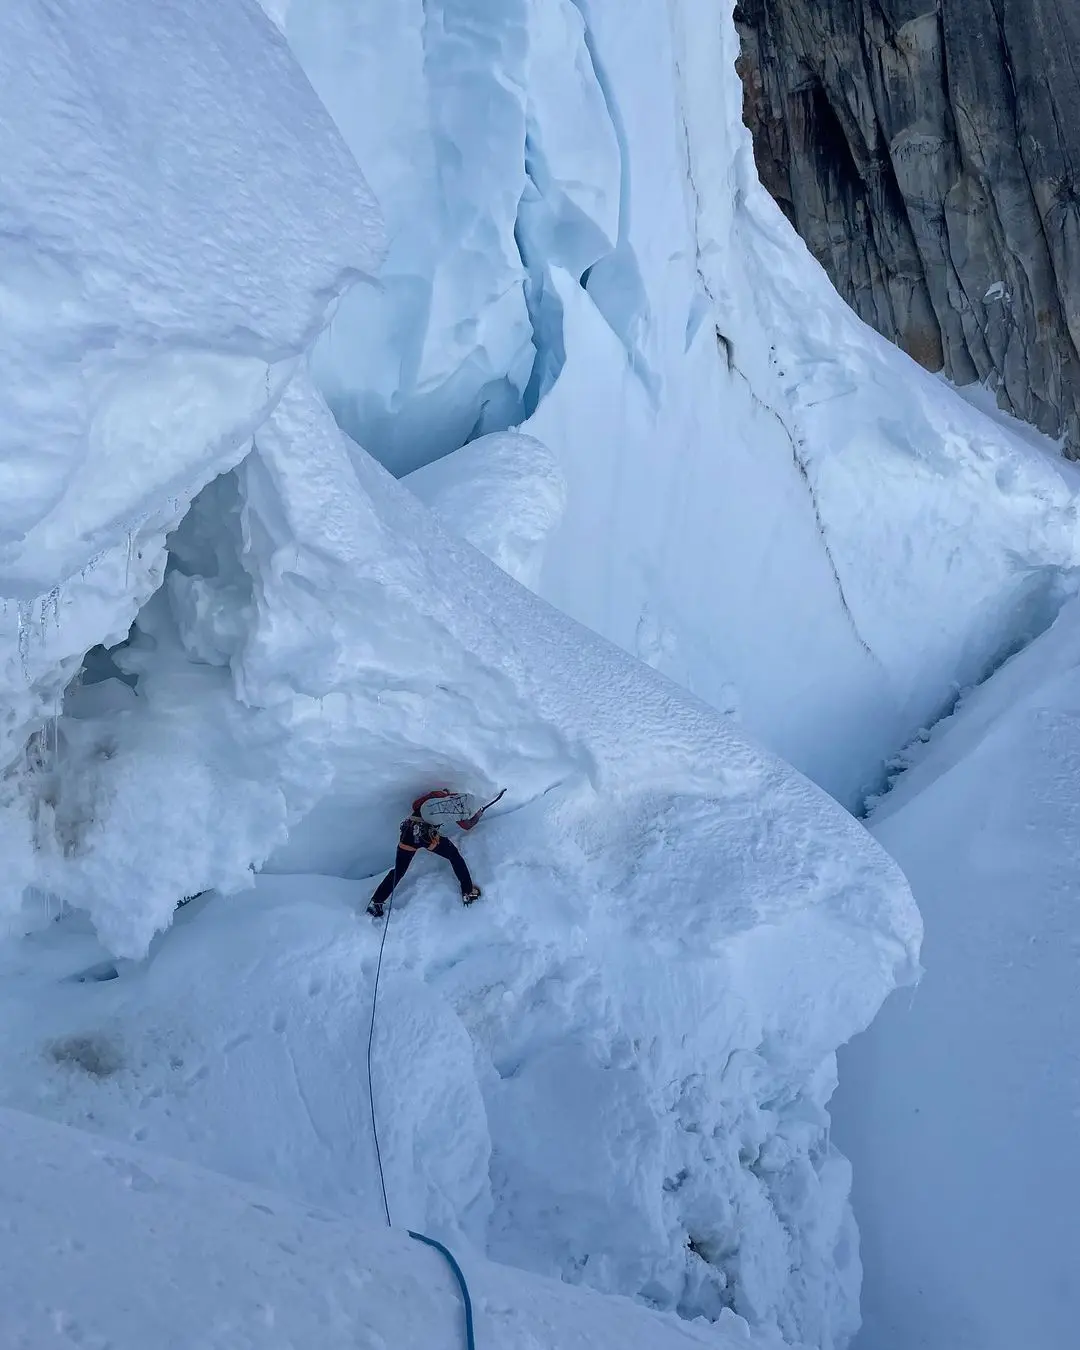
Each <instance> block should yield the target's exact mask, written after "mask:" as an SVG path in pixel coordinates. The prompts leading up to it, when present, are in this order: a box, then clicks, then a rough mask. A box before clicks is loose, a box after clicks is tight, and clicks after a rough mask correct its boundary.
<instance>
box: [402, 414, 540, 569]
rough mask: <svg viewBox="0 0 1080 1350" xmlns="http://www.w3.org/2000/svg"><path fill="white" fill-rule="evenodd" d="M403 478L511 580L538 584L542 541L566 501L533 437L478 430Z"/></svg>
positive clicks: (422, 499)
mask: <svg viewBox="0 0 1080 1350" xmlns="http://www.w3.org/2000/svg"><path fill="white" fill-rule="evenodd" d="M405 482H406V484H407V485H408V487H409V489H410V490H411V491H412V492H414V493H415V494H416V495H417V496H418V497H419V498H420V500H421V501H422V502H423V503H424V504H425V505H426V506H429V507H430V508H431V509H432V510H433V511H434V512H435V514H436V515H437V516H439V517H440V518H441V519H442V520H443V521H444V522H445V524H446V525H448V526H449V528H450V529H452V530H454V531H456V532H457V533H458V534H460V535H461V536H462V537H463V538H465V539H467V540H468V541H469V543H470V544H472V545H473V546H474V547H475V548H478V549H479V550H480V552H481V553H484V554H486V555H487V556H488V557H489V558H490V559H491V561H492V562H494V563H498V565H499V566H500V567H501V568H502V569H503V571H504V572H509V574H510V575H511V576H512V577H513V578H514V580H515V581H520V582H521V583H522V585H523V586H530V587H535V584H536V581H537V579H538V577H539V575H540V568H541V566H542V565H543V558H544V544H545V542H546V540H547V537H548V535H549V534H550V533H551V531H552V530H553V529H554V528H555V526H556V525H557V524H558V522H559V518H560V516H561V515H562V513H563V510H564V509H565V507H566V483H565V481H564V479H563V475H562V470H561V469H560V467H559V465H558V462H557V461H556V459H555V457H554V456H553V455H552V454H551V451H550V450H548V448H547V447H546V446H545V445H541V443H540V442H539V441H538V440H537V439H536V438H535V437H534V436H522V435H520V434H518V433H516V432H501V433H495V434H493V435H490V436H482V437H481V438H480V439H479V440H477V441H472V442H471V443H470V444H469V445H467V446H464V447H463V448H462V449H460V450H456V451H455V452H454V453H453V454H452V455H446V456H445V457H444V458H443V459H438V460H436V461H435V462H434V463H433V464H429V465H427V466H426V467H425V468H422V469H417V470H416V471H415V472H414V473H411V474H409V476H408V477H407V478H406V479H405Z"/></svg>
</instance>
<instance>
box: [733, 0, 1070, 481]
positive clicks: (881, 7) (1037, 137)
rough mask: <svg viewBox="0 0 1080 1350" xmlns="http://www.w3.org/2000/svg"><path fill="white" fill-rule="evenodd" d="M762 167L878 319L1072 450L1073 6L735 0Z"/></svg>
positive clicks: (827, 263) (796, 220) (833, 271)
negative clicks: (982, 383)
mask: <svg viewBox="0 0 1080 1350" xmlns="http://www.w3.org/2000/svg"><path fill="white" fill-rule="evenodd" d="M735 16H736V22H737V24H738V25H739V29H740V34H741V37H742V58H741V74H742V77H743V84H744V89H745V95H746V97H745V110H746V120H747V123H748V125H749V126H750V129H751V131H752V133H753V137H754V146H755V153H756V157H757V162H758V168H759V171H760V173H761V177H762V179H763V181H764V183H765V184H766V186H767V187H768V188H769V190H770V192H771V193H772V194H773V196H774V197H775V198H776V200H777V201H778V202H779V204H780V206H781V207H782V208H783V210H784V211H785V212H786V214H787V215H788V216H789V218H790V219H791V221H792V223H793V224H794V225H795V227H796V229H798V231H799V232H800V234H801V235H802V236H803V238H804V239H805V240H806V242H807V244H808V246H809V247H810V249H811V251H812V252H813V253H814V255H815V256H816V257H817V259H818V260H819V261H820V262H821V263H822V265H823V266H824V267H825V268H826V270H827V271H828V273H829V275H830V276H831V277H832V279H833V282H834V284H835V285H836V286H837V288H838V289H839V291H840V292H841V294H842V295H843V296H844V297H845V299H847V300H848V302H849V303H850V304H851V305H852V306H853V307H854V308H855V310H856V311H857V312H858V313H859V314H860V315H861V316H862V317H863V318H864V319H865V320H866V321H867V322H868V323H870V324H872V325H873V326H874V327H875V328H877V329H878V330H879V331H880V332H882V333H884V334H885V335H886V336H887V337H889V338H892V339H893V340H894V341H895V342H897V343H898V344H899V345H900V346H901V347H903V348H904V349H905V350H906V351H907V352H909V353H910V355H911V356H913V357H914V358H915V359H916V360H918V361H920V362H921V363H922V364H923V365H924V366H927V367H928V368H930V369H932V370H938V369H944V371H945V373H946V374H947V375H948V376H949V377H950V378H952V379H953V380H955V381H957V382H958V383H961V384H964V383H970V382H971V381H973V380H976V379H979V380H988V381H989V382H990V383H991V384H992V385H993V386H994V387H996V388H997V389H998V399H999V403H1000V404H1001V405H1002V406H1003V407H1005V408H1006V409H1008V410H1009V411H1011V412H1015V413H1016V414H1017V415H1018V416H1020V417H1023V418H1025V419H1027V420H1028V421H1030V422H1033V423H1035V424H1036V425H1037V426H1038V427H1039V428H1040V429H1042V430H1043V431H1046V432H1049V433H1050V434H1052V435H1063V436H1064V438H1065V447H1066V452H1067V453H1069V454H1071V455H1073V456H1076V455H1080V357H1078V347H1080V119H1078V118H1077V116H1076V109H1077V107H1078V105H1080V77H1078V66H1080V5H1077V4H1075V3H1073V2H1072V0H740V2H739V3H738V5H737V6H736V11H735Z"/></svg>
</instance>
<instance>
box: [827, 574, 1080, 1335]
mask: <svg viewBox="0 0 1080 1350" xmlns="http://www.w3.org/2000/svg"><path fill="white" fill-rule="evenodd" d="M908 762H909V764H910V767H909V768H908V769H907V770H906V772H904V773H903V774H902V775H901V776H900V777H899V778H898V779H897V780H896V782H895V784H894V786H893V788H892V790H891V791H890V792H889V793H888V795H886V796H885V797H884V798H883V799H882V800H881V802H880V803H879V805H878V807H877V809H876V810H875V812H874V814H873V816H872V817H871V827H872V829H873V831H874V833H875V835H876V836H877V837H878V839H880V841H881V842H882V843H883V844H884V845H885V847H886V848H888V849H889V851H890V852H891V853H892V854H893V856H894V857H895V858H896V859H897V860H898V861H899V863H900V864H901V866H902V867H903V868H904V870H905V872H906V873H907V875H908V877H909V879H910V881H911V884H912V888H913V890H914V893H915V896H916V898H917V900H918V902H919V905H920V908H921V910H922V912H923V915H924V916H925V919H926V951H925V955H926V974H925V976H924V977H923V979H922V982H921V984H920V987H919V990H918V993H917V994H916V995H915V997H914V998H913V999H910V1000H909V999H906V998H905V999H902V1000H893V1001H892V1002H891V1003H890V1004H889V1005H888V1006H887V1007H886V1008H885V1009H884V1011H883V1013H882V1014H881V1016H880V1017H879V1018H878V1020H877V1022H876V1023H875V1025H874V1026H873V1028H872V1029H871V1030H870V1032H869V1033H868V1034H867V1035H866V1036H865V1037H862V1038H860V1039H859V1040H858V1041H856V1042H855V1044H853V1045H852V1046H851V1047H850V1048H849V1049H848V1050H846V1051H845V1052H844V1054H843V1057H842V1065H843V1080H842V1081H843V1088H842V1091H841V1094H840V1097H839V1099H838V1113H839V1119H838V1125H837V1134H838V1136H840V1138H841V1142H842V1143H843V1144H844V1145H845V1146H846V1147H847V1148H848V1149H849V1150H850V1152H851V1153H852V1156H853V1158H854V1160H855V1164H856V1201H857V1208H858V1211H859V1214H860V1226H861V1228H862V1231H863V1239H864V1252H865V1256H866V1265H867V1285H866V1297H865V1316H866V1331H865V1343H866V1344H867V1345H868V1346H873V1347H874V1350H907V1347H908V1346H910V1345H912V1344H913V1343H915V1342H916V1341H917V1342H918V1343H919V1344H924V1345H926V1346H928V1347H933V1348H934V1350H937V1348H938V1347H940V1350H1011V1347H1012V1346H1015V1345H1038V1346H1046V1347H1048V1350H1049V1347H1062V1350H1064V1347H1065V1346H1068V1345H1071V1344H1072V1343H1073V1341H1074V1339H1075V1327H1076V1321H1077V1316H1078V1315H1080V1294H1078V1291H1077V1288H1076V1282H1075V1279H1074V1267H1075V1262H1074V1255H1075V1250H1076V1240H1075V1235H1076V1214H1077V1211H1078V1209H1080V1162H1078V1159H1077V1151H1076V1147H1075V1135H1076V1121H1077V1119H1078V1118H1080V1051H1078V1048H1077V1040H1076V1036H1075V1034H1074V1032H1075V1028H1076V1027H1077V1026H1078V1025H1080V979H1078V976H1080V962H1078V946H1077V936H1076V935H1077V915H1078V913H1080V843H1078V841H1080V797H1078V794H1077V790H1076V785H1077V782H1078V780H1080V603H1078V602H1077V601H1075V600H1073V601H1070V602H1069V604H1068V605H1066V607H1065V608H1064V609H1063V610H1062V612H1061V614H1060V615H1059V617H1058V619H1057V621H1056V623H1055V624H1054V625H1053V627H1052V628H1050V629H1049V631H1047V632H1046V633H1045V634H1044V635H1043V636H1042V637H1040V638H1038V639H1037V640H1036V641H1035V642H1033V643H1032V644H1031V645H1030V646H1029V647H1028V648H1027V649H1026V650H1025V651H1023V652H1021V653H1020V654H1019V655H1017V656H1015V657H1013V658H1012V660H1010V661H1009V662H1008V663H1007V664H1006V665H1005V666H1003V667H1002V669H1000V670H999V671H997V672H996V674H995V675H994V676H993V677H992V678H991V679H989V680H987V681H986V683H985V684H983V685H981V686H980V687H979V688H977V689H976V690H974V691H973V692H971V693H969V694H968V695H967V696H966V697H965V698H964V699H963V700H962V702H961V704H960V706H959V707H958V708H957V710H956V711H955V713H954V714H953V715H952V716H950V717H949V718H947V719H946V720H944V721H943V722H941V723H940V724H939V725H938V726H936V727H935V728H934V729H933V731H932V733H931V734H930V736H929V737H928V738H927V739H926V740H925V742H923V743H920V744H918V745H916V746H915V747H913V749H912V751H911V752H910V754H909V756H908ZM1003 1260H1004V1261H1005V1262H1006V1263H1007V1266H1008V1271H1009V1278H1008V1280H1006V1281H1004V1282H1003V1281H1002V1278H1001V1273H1002V1262H1003ZM860 1343H862V1342H860Z"/></svg>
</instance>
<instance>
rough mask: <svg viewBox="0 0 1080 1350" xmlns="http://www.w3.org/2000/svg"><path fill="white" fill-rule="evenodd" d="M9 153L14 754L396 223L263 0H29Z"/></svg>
mask: <svg viewBox="0 0 1080 1350" xmlns="http://www.w3.org/2000/svg"><path fill="white" fill-rule="evenodd" d="M0 157H2V159H3V163H4V185H5V187H4V204H3V209H2V212H0V306H2V308H3V313H4V323H3V325H2V326H0V400H2V403H3V407H4V418H3V425H2V426H0V597H3V599H2V601H0V687H2V700H0V701H2V703H3V706H4V716H3V720H2V722H0V763H3V764H4V765H8V764H9V763H10V761H11V759H12V757H13V755H15V754H16V753H17V752H18V751H19V750H20V749H21V747H22V744H23V742H24V740H25V739H26V735H27V733H28V731H30V730H32V729H33V727H34V725H35V723H37V722H39V721H40V719H41V717H42V716H43V715H48V714H53V713H55V712H56V711H57V707H58V700H59V698H60V696H61V694H62V691H63V689H64V687H65V686H66V685H67V683H68V682H69V681H70V680H71V679H72V677H73V676H74V675H75V674H76V672H77V671H78V669H79V666H80V664H81V661H82V658H83V655H84V654H85V652H86V651H87V650H88V649H89V648H91V647H93V646H94V645H95V644H96V643H101V642H104V643H106V644H111V643H116V642H119V641H120V640H121V639H123V638H124V637H125V635H126V634H127V631H128V627H129V625H130V623H131V621H132V619H133V618H134V616H135V613H136V611H137V609H138V607H139V605H140V604H141V603H142V602H143V601H144V600H145V599H146V598H147V596H149V595H150V594H151V593H152V592H153V591H154V590H155V589H156V588H157V587H158V586H159V585H160V584H161V579H162V574H163V570H164V566H165V533H166V531H167V530H168V529H169V528H171V527H172V526H173V525H175V524H176V522H177V521H178V520H179V519H180V517H181V516H182V514H183V512H184V510H185V509H186V507H187V505H188V503H189V502H190V501H191V499H192V497H193V496H194V495H195V493H196V492H197V491H198V490H199V489H200V488H201V487H202V486H203V485H204V484H205V483H206V482H208V481H209V480H210V479H211V478H213V477H214V476H215V475H216V474H218V473H220V472H222V471H223V470H225V469H228V468H230V467H231V466H232V465H234V464H235V463H237V462H238V461H239V460H240V459H241V458H242V457H243V454H244V452H245V447H246V444H247V442H248V441H249V440H250V436H251V433H252V431H253V430H254V428H255V427H256V426H257V425H258V424H259V422H261V421H262V420H263V419H264V418H265V416H266V414H267V412H268V411H269V409H270V408H271V407H272V406H273V404H274V403H275V401H276V400H277V398H278V396H279V395H280V392H281V389H282V387H283V386H284V384H285V382H286V381H287V379H288V377H289V375H290V373H291V371H292V369H293V367H294V366H295V362H296V358H297V356H298V355H299V354H300V353H302V352H303V351H305V350H306V348H307V347H308V346H309V345H310V344H311V343H312V342H313V340H314V338H315V336H316V334H317V333H318V331H319V329H320V328H321V327H322V325H323V324H324V323H325V321H326V317H327V313H328V311H329V309H330V308H331V307H332V304H333V303H334V301H335V300H336V298H337V297H338V296H339V295H340V294H341V292H342V291H343V290H345V289H346V288H347V287H349V286H350V285H351V284H352V283H353V282H354V281H355V280H356V279H357V278H359V277H360V276H362V275H364V274H365V273H370V272H371V271H372V270H373V269H374V268H375V266H376V265H377V262H378V257H379V251H380V248H381V227H380V222H379V215H378V211H377V209H376V207H375V204H374V201H373V199H372V198H371V195H370V193H369V192H368V191H367V188H366V187H365V185H364V183H363V180H362V179H361V177H360V175H359V173H358V171H357V169H356V167H355V165H354V164H353V162H352V161H351V159H350V157H349V154H348V152H347V150H346V149H345V147H344V145H343V144H342V143H341V141H340V139H339V138H338V137H337V136H336V135H335V133H334V131H333V127H332V124H331V123H330V121H329V119H328V117H327V116H326V114H325V112H324V110H323V109H322V107H321V105H320V104H319V102H318V100H317V99H316V98H315V96H314V95H313V93H312V91H311V89H310V87H309V86H308V84H307V82H306V80H305V79H304V77H303V75H302V74H301V72H300V71H299V69H298V68H297V67H296V65H295V63H294V61H293V60H292V58H291V56H290V54H289V52H288V51H287V49H286V48H285V46H284V44H283V43H282V42H281V40H280V38H279V37H278V35H277V34H276V33H275V32H274V30H273V28H272V27H271V26H270V25H269V24H268V23H267V22H266V20H265V18H264V17H263V15H262V14H261V12H260V11H259V10H258V8H257V7H256V6H255V5H254V4H252V3H247V0H241V3H238V4H233V5H229V6H224V7H223V6H221V5H219V4H215V3H212V0H194V3H192V4H188V5H184V6H180V7H177V6H171V7H169V8H168V9H167V11H165V12H161V11H159V9H158V8H157V7H147V6H146V5H143V4H140V3H138V2H137V0H86V2H85V3H79V4H64V5H61V6H60V7H59V8H58V9H55V11H54V9H45V8H43V7H42V6H41V5H40V4H37V3H35V2H34V0H12V3H11V4H7V5H5V6H4V9H3V14H2V15H0ZM4 793H5V797H7V796H8V795H9V790H8V787H7V785H5V788H4ZM13 866H14V867H15V868H18V867H19V863H18V862H17V861H14V862H13ZM29 879H30V878H29V877H28V876H25V875H24V876H23V877H22V878H21V879H20V878H18V877H16V878H15V881H16V883H17V884H15V885H14V886H11V885H9V884H5V888H4V890H5V899H4V900H0V908H6V907H8V900H7V897H9V896H10V895H11V894H15V895H16V896H17V894H18V891H19V889H20V885H19V884H18V883H20V880H29ZM10 880H11V878H10V877H9V878H8V881H9V882H10Z"/></svg>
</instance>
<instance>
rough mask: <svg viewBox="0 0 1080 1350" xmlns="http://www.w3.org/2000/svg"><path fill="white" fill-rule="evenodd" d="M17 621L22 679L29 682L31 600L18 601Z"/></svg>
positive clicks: (32, 611) (32, 614)
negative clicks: (29, 601) (28, 601)
mask: <svg viewBox="0 0 1080 1350" xmlns="http://www.w3.org/2000/svg"><path fill="white" fill-rule="evenodd" d="M17 612H18V616H19V618H18V622H19V663H20V665H21V666H22V673H23V679H24V680H25V681H26V682H27V684H29V683H30V624H31V623H32V622H33V618H34V606H33V602H31V603H30V604H27V603H26V601H25V600H20V601H19V603H18V608H17Z"/></svg>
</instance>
